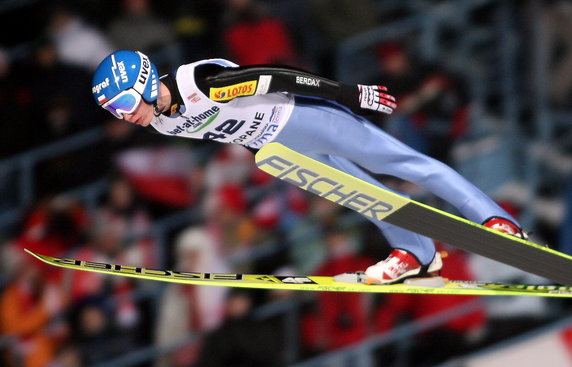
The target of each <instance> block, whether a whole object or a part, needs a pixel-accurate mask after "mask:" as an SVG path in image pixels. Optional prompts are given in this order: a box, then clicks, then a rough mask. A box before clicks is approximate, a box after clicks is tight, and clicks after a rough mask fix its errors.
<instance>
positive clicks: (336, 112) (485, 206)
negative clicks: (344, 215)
mask: <svg viewBox="0 0 572 367" xmlns="http://www.w3.org/2000/svg"><path fill="white" fill-rule="evenodd" d="M274 141H276V142H279V143H281V144H283V145H285V146H287V147H289V148H290V149H293V150H295V151H298V152H300V153H302V154H305V155H308V156H310V157H312V158H315V159H317V160H319V161H321V162H323V163H325V164H328V165H330V166H333V167H334V168H337V169H340V170H342V171H344V172H347V173H349V174H351V175H353V176H356V177H358V178H360V179H363V180H365V181H368V182H370V183H372V184H374V185H377V186H379V187H382V188H384V189H387V187H385V186H384V185H383V184H381V183H380V182H379V181H377V180H375V179H373V178H372V177H371V176H369V175H368V174H366V173H365V172H364V171H363V170H362V169H360V168H359V167H357V166H356V165H358V166H361V167H363V168H365V169H367V170H369V171H371V172H374V173H377V174H387V175H392V176H395V177H398V178H401V179H403V180H406V181H410V182H412V183H415V184H417V185H419V186H421V187H423V188H424V189H426V190H428V191H430V192H431V193H433V194H434V195H436V196H438V197H440V198H442V199H443V200H445V201H447V202H449V203H450V204H452V205H453V206H454V207H456V208H457V209H458V210H459V212H461V214H462V215H463V216H465V217H466V218H467V219H469V220H471V221H473V222H477V223H482V222H483V221H484V220H486V219H487V218H490V217H492V216H500V217H503V218H507V219H509V220H512V221H514V222H515V223H518V222H517V221H516V220H515V219H514V218H512V216H510V215H509V214H508V213H507V212H506V211H504V210H503V209H502V208H500V207H499V206H498V205H497V204H496V203H495V202H494V201H493V200H492V199H490V198H489V197H488V196H487V195H486V194H484V193H483V192H482V191H481V190H479V189H478V188H477V187H475V186H474V185H473V184H471V183H470V182H468V181H467V180H466V179H465V178H463V177H462V176H461V175H460V174H459V173H457V172H456V171H455V170H453V169H452V168H450V167H449V166H447V165H446V164H444V163H442V162H439V161H437V160H435V159H433V158H431V157H428V156H426V155H424V154H422V153H420V152H418V151H416V150H414V149H412V148H410V147H409V146H407V145H405V144H403V143H401V142H400V141H399V140H397V139H395V138H394V137H392V136H391V135H389V134H387V133H386V132H384V131H383V130H381V129H379V128H377V127H376V126H374V125H373V124H372V123H370V122H369V121H367V120H366V119H365V118H363V117H361V116H357V115H355V114H353V113H351V112H350V111H349V110H347V109H345V108H344V107H342V106H339V105H337V104H335V103H333V102H329V101H324V100H320V99H314V98H305V97H298V96H297V97H296V104H295V107H294V110H293V112H292V115H291V117H290V119H289V120H288V122H287V124H286V126H285V127H284V128H283V130H282V131H281V132H280V133H279V134H278V136H277V137H276V139H275V140H274ZM352 162H353V163H355V164H352ZM374 223H375V224H376V225H377V226H378V227H379V228H380V230H381V231H382V232H383V234H384V235H385V237H386V238H387V240H388V242H389V243H390V245H391V246H392V247H395V248H402V249H405V250H408V251H411V252H412V253H413V254H414V255H415V256H417V258H418V259H419V260H420V261H421V263H423V264H427V263H429V262H430V261H431V260H432V259H433V256H434V252H435V247H434V244H433V241H432V240H431V239H429V238H427V237H423V236H420V235H418V234H415V233H413V232H410V231H407V230H404V229H401V228H400V227H396V226H393V225H390V224H388V223H379V222H374Z"/></svg>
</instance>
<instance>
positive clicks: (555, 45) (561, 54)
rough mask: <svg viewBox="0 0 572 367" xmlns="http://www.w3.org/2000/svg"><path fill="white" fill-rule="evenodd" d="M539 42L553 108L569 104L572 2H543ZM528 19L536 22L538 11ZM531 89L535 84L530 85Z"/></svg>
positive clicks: (555, 0)
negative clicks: (544, 55) (543, 50)
mask: <svg viewBox="0 0 572 367" xmlns="http://www.w3.org/2000/svg"><path fill="white" fill-rule="evenodd" d="M540 7H541V9H542V14H541V21H542V26H543V29H544V32H543V33H542V36H543V38H542V40H541V42H542V44H543V46H544V47H545V50H546V51H547V61H548V65H546V68H547V69H546V71H547V72H548V74H549V75H548V80H547V83H546V87H547V88H548V94H549V97H550V101H551V102H552V104H553V105H554V106H555V107H568V108H569V107H571V106H572V104H571V103H570V97H572V4H571V3H570V2H569V1H564V0H551V1H543V2H542V4H541V5H540ZM532 16H533V18H531V19H530V22H531V23H532V22H537V21H538V19H537V17H538V14H534V15H532ZM532 88H533V89H534V88H535V86H532Z"/></svg>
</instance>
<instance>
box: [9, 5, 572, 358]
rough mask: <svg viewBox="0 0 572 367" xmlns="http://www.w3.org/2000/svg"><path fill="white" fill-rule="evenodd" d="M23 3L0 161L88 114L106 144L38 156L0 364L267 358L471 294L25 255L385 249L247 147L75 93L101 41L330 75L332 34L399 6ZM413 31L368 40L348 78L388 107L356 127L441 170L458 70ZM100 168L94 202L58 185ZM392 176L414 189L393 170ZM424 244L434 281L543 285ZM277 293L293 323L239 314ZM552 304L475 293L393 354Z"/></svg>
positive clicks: (462, 108) (490, 327)
mask: <svg viewBox="0 0 572 367" xmlns="http://www.w3.org/2000/svg"><path fill="white" fill-rule="evenodd" d="M102 4H105V6H102ZM28 6H32V7H34V9H40V10H41V11H42V12H43V13H42V14H44V15H45V16H44V17H43V18H44V23H43V24H41V26H42V27H43V28H42V30H41V32H40V33H39V34H38V35H36V36H35V37H34V38H33V39H30V40H27V42H26V47H25V50H26V51H25V52H10V50H13V49H11V48H9V47H7V48H6V49H4V50H1V51H0V104H2V105H1V106H0V109H1V111H2V116H3V118H2V123H1V124H0V137H2V144H0V157H2V158H5V157H11V156H14V155H17V154H21V153H25V152H27V151H30V150H31V149H34V148H38V147H41V146H44V145H45V144H48V143H51V142H56V141H60V140H61V139H64V138H66V137H69V136H72V135H74V134H77V133H78V132H82V131H87V130H89V129H91V128H93V127H95V126H99V127H101V128H102V129H103V132H104V133H103V134H104V138H103V139H102V140H100V141H99V142H97V143H96V144H95V145H90V146H88V147H85V148H82V149H80V150H78V151H75V152H73V153H70V154H65V155H62V156H58V157H56V158H53V159H49V160H47V161H45V162H42V163H41V164H40V165H38V167H36V168H35V171H34V172H35V186H36V188H37V189H36V191H37V192H36V197H37V200H36V201H35V202H34V204H33V205H32V206H31V207H30V208H28V210H27V212H26V215H25V216H24V217H23V218H22V219H21V221H19V223H18V225H17V226H15V228H10V229H6V230H5V231H4V232H2V237H1V238H0V241H1V242H0V253H1V258H0V259H1V260H0V264H1V268H0V269H1V270H0V277H1V278H0V279H1V281H2V282H1V283H0V365H2V366H7V367H15V366H25V367H42V366H50V367H79V366H94V365H97V364H98V363H103V362H108V361H111V360H114V359H116V358H120V357H123V356H125V355H128V354H129V353H131V352H134V351H136V350H138V349H140V348H146V347H149V346H153V345H154V346H159V347H161V348H162V349H161V350H162V352H161V353H157V355H156V356H155V357H154V358H152V359H151V360H150V361H145V362H141V363H140V365H145V366H147V365H156V366H173V367H182V366H229V365H232V366H283V365H285V364H286V363H287V362H294V361H297V360H301V359H303V358H307V357H311V356H315V355H318V354H320V353H324V352H326V351H331V350H336V349H338V348H341V347H345V346H348V345H351V344H353V343H356V342H359V341H361V340H364V339H365V338H367V337H368V336H371V335H374V334H376V333H381V332H388V331H391V330H392V329H394V328H395V327H397V326H399V325H401V324H403V323H404V322H407V321H409V320H418V319H421V318H424V317H427V316H430V315H435V314H438V313H441V312H446V311H447V310H451V309H453V308H455V307H457V306H459V305H461V304H464V303H465V302H474V301H475V300H476V297H469V296H467V297H454V296H419V295H413V296H408V295H383V296H382V295H376V296H371V295H364V294H353V293H352V294H339V293H320V294H313V295H308V294H299V293H294V292H284V291H280V292H274V291H272V292H271V291H255V292H253V291H246V290H230V289H227V288H219V287H198V286H183V285H159V284H157V283H153V282H148V281H135V280H132V279H129V278H120V277H109V276H103V275H100V274H96V273H85V272H79V271H66V270H61V269H56V268H53V267H48V266H46V265H42V264H41V263H39V262H38V261H37V260H35V259H33V258H32V257H31V256H29V255H27V254H25V253H24V252H23V249H25V248H26V249H30V250H32V251H36V252H39V253H41V254H45V255H51V256H58V257H68V258H77V259H82V260H87V261H98V262H106V263H116V264H123V265H129V266H143V267H150V268H169V269H175V270H181V271H195V272H214V273H226V272H238V273H261V274H275V275H299V274H316V275H335V274H339V273H343V272H351V271H356V270H359V269H365V268H366V267H367V266H369V265H370V264H372V263H374V262H376V261H379V260H381V259H383V258H385V257H386V255H387V253H388V246H387V244H386V243H385V241H384V239H383V238H382V236H381V235H380V234H377V231H376V230H375V227H373V226H372V225H371V224H370V223H369V222H366V221H364V220H361V219H360V218H359V217H357V216H356V215H354V214H352V213H348V211H346V210H343V209H342V208H340V207H339V206H338V205H336V204H332V203H330V202H328V201H325V200H322V199H319V198H316V197H312V196H309V195H307V194H305V193H304V192H301V191H300V190H297V189H295V188H294V187H293V186H288V185H285V184H280V183H277V182H275V180H274V179H272V178H271V177H270V176H268V175H266V174H264V173H263V172H261V171H259V170H257V169H256V167H255V166H254V163H253V156H252V153H250V152H249V151H247V150H246V149H243V148H242V147H239V146H231V145H228V146H222V145H216V144H214V143H210V142H194V141H189V140H185V139H180V138H166V137H164V136H159V135H153V134H149V133H148V132H147V131H144V130H143V129H140V128H138V127H136V126H132V125H130V124H127V123H125V122H123V121H120V120H115V119H111V118H110V115H109V114H107V113H106V112H105V111H103V110H101V109H100V108H98V107H97V106H96V104H95V103H94V102H93V101H92V100H91V98H92V97H91V96H90V78H91V72H92V71H93V70H94V69H95V67H96V66H97V65H98V63H99V61H100V60H101V59H103V58H104V57H105V56H107V54H109V53H110V52H112V51H113V50H116V49H137V50H141V51H143V52H145V53H147V54H148V55H149V56H150V57H151V59H152V60H154V61H155V62H156V63H157V65H158V67H159V69H160V72H161V73H166V72H169V71H171V70H174V69H175V68H176V67H177V66H178V65H180V64H183V63H187V62H191V61H194V60H197V59H201V58H208V57H225V58H228V59H231V60H233V61H235V62H237V63H238V64H242V65H247V64H273V63H278V64H287V65H291V66H295V67H301V68H305V69H308V70H310V71H313V72H316V73H319V74H321V75H325V76H330V77H334V74H333V73H334V69H335V65H333V61H332V60H333V57H334V55H335V50H336V46H337V45H338V44H339V42H340V41H342V40H344V39H347V38H348V37H351V36H353V35H357V34H361V33H363V32H366V31H368V30H371V29H374V28H375V27H379V26H381V25H382V24H384V23H386V22H389V21H390V20H395V19H399V18H400V17H404V16H406V15H407V14H408V13H407V11H408V8H407V7H405V6H404V7H399V6H394V7H392V8H390V10H391V11H389V12H384V6H383V1H375V0H360V1H349V0H308V1H304V0H272V1H261V0H218V1H213V0H195V1H185V2H179V1H175V0H169V1H161V2H159V1H155V2H153V1H151V0H123V1H120V2H116V1H110V0H109V1H103V2H102V1H95V0H85V1H81V2H73V1H70V2H63V1H62V2H52V1H49V2H48V1H45V2H41V1H38V2H37V3H36V4H33V5H28ZM560 7H561V8H564V9H567V10H568V12H567V13H563V12H559V11H558V9H560ZM548 10H549V11H547V12H546V17H549V18H551V19H554V22H552V23H550V24H552V25H554V28H553V29H552V28H551V32H553V33H554V35H553V38H552V39H553V40H554V45H556V44H557V41H558V47H562V48H561V49H559V52H560V53H559V57H558V59H557V61H558V62H559V63H560V65H561V66H560V67H557V68H556V69H555V74H554V78H556V80H557V81H558V83H552V84H551V86H552V88H551V94H552V97H551V98H553V102H554V104H560V105H562V104H565V101H567V100H569V98H567V97H569V94H570V91H571V90H572V87H571V86H572V82H570V81H569V80H572V79H571V78H569V76H570V75H569V74H570V70H572V69H571V68H569V67H568V66H567V64H566V63H567V62H568V63H569V62H570V57H569V55H568V53H570V52H571V50H572V48H570V47H568V46H567V44H566V43H565V42H564V41H566V40H567V41H569V40H570V35H571V34H572V33H570V32H565V31H564V30H563V28H561V27H558V26H557V25H556V20H558V19H562V22H564V23H566V24H567V25H568V26H570V24H572V23H571V22H570V21H569V18H570V17H571V15H570V14H572V12H571V9H570V6H567V4H566V3H565V2H551V7H550V8H549V9H548ZM560 10H561V9H560ZM566 16H568V18H566ZM341 24H343V26H340V25H341ZM409 41H410V40H407V39H405V40H401V39H396V40H392V41H390V42H384V43H382V44H379V45H378V46H377V47H376V48H375V50H373V52H372V57H373V60H375V63H374V64H372V67H371V73H370V74H371V79H370V80H360V81H357V80H356V81H354V82H368V83H376V84H377V83H382V84H385V85H387V86H388V87H389V89H390V91H391V92H392V94H394V95H395V96H396V97H397V99H398V101H399V107H398V110H397V111H396V116H395V117H394V118H392V119H386V118H383V117H381V118H380V117H376V116H373V117H372V118H373V120H372V121H373V122H374V123H376V124H378V125H379V126H381V127H383V128H385V129H387V130H388V131H390V132H391V133H392V134H394V135H395V136H397V137H399V138H400V139H402V140H403V141H405V142H407V143H408V144H409V145H411V146H413V147H414V148H416V149H418V150H420V151H423V152H425V153H427V154H429V155H432V156H434V157H436V158H438V159H440V160H442V161H445V162H448V163H451V150H452V148H453V146H454V145H455V144H456V143H457V142H458V141H459V140H462V139H463V138H464V137H466V135H467V134H468V132H469V130H470V121H469V114H468V109H469V107H470V102H471V101H470V99H469V97H468V95H467V93H466V86H465V85H464V84H465V80H464V79H463V76H462V75H456V74H455V73H453V72H451V71H450V70H447V69H445V68H443V67H442V66H440V65H434V64H430V63H424V62H423V61H422V60H421V59H420V58H419V57H417V55H416V54H415V52H414V51H415V50H414V47H411V45H410V43H409ZM560 41H562V42H560ZM562 45H563V46H562ZM554 47H556V46H554ZM560 50H563V51H560ZM382 118H383V119H382ZM12 178H13V177H11V176H10V175H9V174H7V173H0V194H2V197H1V198H0V208H7V207H9V206H10V205H11V204H13V202H12V201H11V200H12V199H13V197H11V195H10V193H12V192H13V187H12V186H13V185H14V184H13V183H12V184H10V179H12ZM102 178H104V179H105V189H104V191H103V193H102V194H101V195H100V197H98V199H97V205H96V207H95V208H89V207H88V206H87V204H86V203H85V202H83V201H82V200H81V199H80V198H79V197H78V196H76V195H74V194H69V193H68V192H69V191H70V190H72V189H74V188H77V187H78V186H80V185H83V184H86V183H90V182H93V181H96V180H100V179H102ZM2 179H4V181H2ZM392 184H394V185H396V186H395V187H397V188H399V189H400V190H403V191H407V192H408V193H410V194H412V195H414V196H419V195H421V196H422V195H425V194H424V193H422V192H419V189H418V188H414V187H410V186H408V185H407V184H406V183H403V182H392ZM11 185H12V186H11ZM429 199H432V198H429ZM432 200H434V199H432ZM434 203H435V204H436V205H438V204H439V202H438V201H434ZM507 205H508V204H507ZM507 208H509V207H508V206H507ZM187 209H192V210H191V212H189V213H187V211H186V210H187ZM509 209H510V208H509ZM181 212H182V213H186V214H184V216H183V218H184V220H183V221H181V223H180V225H176V226H173V227H170V228H169V230H168V231H166V232H165V231H164V232H161V233H158V231H157V228H158V223H160V222H161V221H162V220H164V219H165V218H168V217H169V216H170V215H172V214H173V213H181ZM515 214H518V213H515ZM439 246H440V248H442V249H444V250H447V251H448V252H449V255H450V256H449V257H448V258H447V259H446V266H445V270H444V272H443V275H444V276H446V277H448V278H454V279H461V280H474V279H479V280H494V281H529V282H535V281H537V282H538V281H542V279H537V278H535V277H532V276H529V275H527V274H524V273H521V272H519V271H517V270H515V269H512V268H506V267H503V266H501V265H499V264H496V263H494V262H491V261H488V260H485V259H482V258H479V257H475V256H472V255H470V254H467V253H464V252H461V251H456V250H454V249H452V248H449V247H448V246H446V245H444V244H439ZM276 304H284V305H291V307H290V308H288V309H289V310H290V311H292V310H294V311H295V315H297V316H296V317H295V318H294V319H292V318H291V317H290V316H291V315H292V313H288V312H282V313H280V312H278V313H273V314H272V315H271V316H264V317H263V316H260V314H259V313H257V312H255V311H256V310H260V309H263V308H265V307H268V306H270V305H276ZM550 305H551V304H549V303H548V301H546V300H544V299H540V298H539V299H528V298H526V299H524V298H519V299H514V300H505V299H502V301H499V302H487V303H486V305H485V304H483V306H482V307H480V308H478V309H476V311H473V312H470V313H468V314H465V315H463V316H461V317H458V318H455V319H452V320H450V321H449V322H447V323H445V324H442V325H441V326H439V327H437V328H435V329H432V330H430V331H429V332H426V333H423V334H418V335H417V336H416V337H415V339H414V340H410V341H409V343H410V346H409V347H410V348H411V353H410V354H409V355H410V359H411V361H409V362H411V363H414V364H415V363H416V365H421V363H425V364H428V363H434V362H435V363H436V362H438V361H441V360H443V359H444V358H447V357H449V356H451V355H453V354H455V353H457V354H460V353H464V352H468V351H470V350H473V349H476V348H478V347H480V346H483V345H487V344H490V343H493V342H495V341H498V340H502V339H504V338H506V337H507V336H510V335H514V334H516V333H517V332H519V331H523V330H528V329H530V328H532V327H534V326H537V325H539V324H541V323H542V322H544V321H546V319H547V317H548V316H547V309H548V307H549V306H550ZM507 310H509V311H510V312H507ZM288 335H289V336H290V338H288ZM292 335H295V336H296V337H295V338H293V339H292V338H291V336H292ZM292 340H294V341H295V343H294V344H295V345H290V344H291V343H292ZM288 343H290V344H288ZM286 345H289V348H286V347H285V346H286ZM396 349H399V348H393V347H392V348H384V349H383V350H380V352H379V356H378V357H377V358H378V359H379V363H384V365H391V363H396V365H404V364H403V363H406V362H404V361H403V360H401V361H399V359H400V358H402V356H400V355H399V354H398V353H397V352H396Z"/></svg>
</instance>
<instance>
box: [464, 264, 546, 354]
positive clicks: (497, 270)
mask: <svg viewBox="0 0 572 367" xmlns="http://www.w3.org/2000/svg"><path fill="white" fill-rule="evenodd" d="M468 265H469V268H470V270H471V272H472V273H473V274H475V278H476V279H478V280H481V281H484V282H505V283H515V284H519V283H523V284H525V283H529V284H543V283H546V282H547V281H546V279H543V278H541V277H539V276H537V275H534V274H530V273H527V272H524V271H522V270H519V269H517V268H514V267H512V266H508V265H505V264H502V263H499V262H496V261H493V260H491V259H488V258H486V257H482V256H478V255H474V254H469V255H468ZM549 307H550V303H549V300H548V299H547V298H543V297H498V298H497V297H491V299H488V300H487V303H486V314H487V328H486V334H485V340H484V343H485V344H487V345H488V344H494V343H498V342H500V341H503V340H506V339H508V338H510V337H512V336H516V335H518V334H519V333H524V332H527V331H530V330H533V329H534V328H536V327H539V326H540V325H542V324H543V323H544V322H546V318H547V317H549V315H550V314H551V313H550V311H549Z"/></svg>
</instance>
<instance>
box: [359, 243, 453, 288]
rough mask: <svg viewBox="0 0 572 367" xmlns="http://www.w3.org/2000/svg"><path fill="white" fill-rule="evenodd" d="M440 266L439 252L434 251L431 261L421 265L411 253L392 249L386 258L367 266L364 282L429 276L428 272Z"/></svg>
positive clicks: (371, 282)
mask: <svg viewBox="0 0 572 367" xmlns="http://www.w3.org/2000/svg"><path fill="white" fill-rule="evenodd" d="M442 267H443V260H442V256H441V253H440V252H436V253H435V256H434V257H433V260H432V261H431V263H429V264H428V265H421V264H420V263H419V260H417V258H416V257H415V256H414V255H413V254H412V253H410V252H408V251H405V250H400V249H393V250H392V251H391V253H390V254H389V256H388V257H387V259H385V260H382V261H380V262H378V263H377V264H375V265H372V266H370V267H369V268H367V270H366V271H365V283H367V284H393V283H400V282H402V281H404V280H405V279H407V278H412V277H427V276H430V274H429V273H433V272H437V271H439V270H441V268H442Z"/></svg>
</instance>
